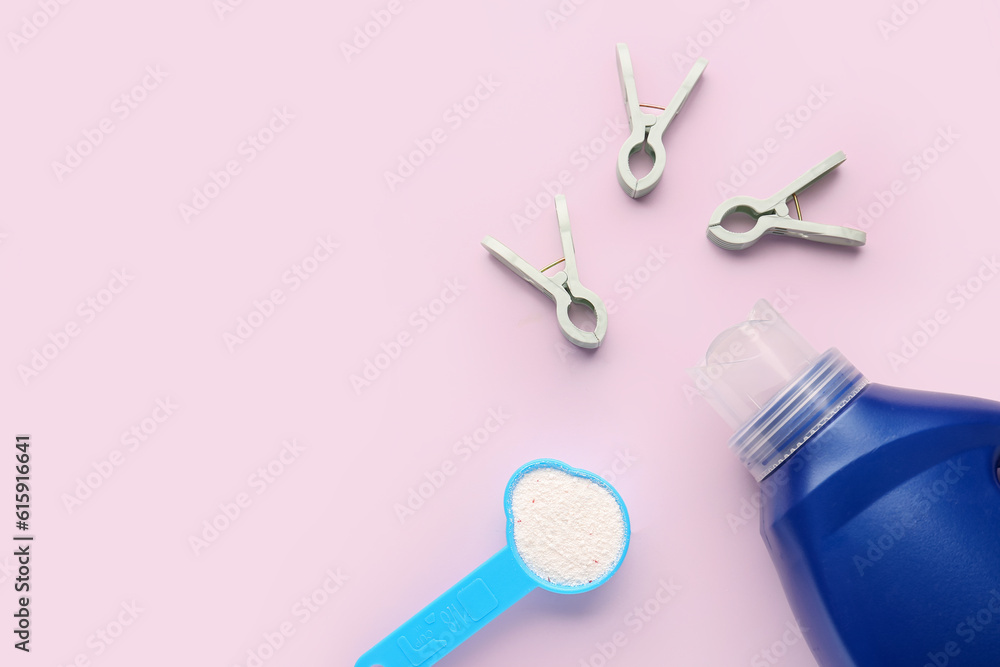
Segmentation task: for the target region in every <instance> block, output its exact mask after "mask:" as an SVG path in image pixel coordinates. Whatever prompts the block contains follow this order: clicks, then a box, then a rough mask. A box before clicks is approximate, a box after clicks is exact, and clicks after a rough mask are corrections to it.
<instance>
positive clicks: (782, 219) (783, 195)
mask: <svg viewBox="0 0 1000 667" xmlns="http://www.w3.org/2000/svg"><path fill="white" fill-rule="evenodd" d="M846 159H847V156H846V155H844V152H843V151H838V152H837V153H834V154H833V155H831V156H830V157H828V158H827V159H825V160H823V161H822V162H820V163H819V164H818V165H816V166H815V167H813V168H812V169H810V170H809V171H807V172H806V173H805V174H803V175H802V176H800V177H799V178H797V179H795V181H793V182H792V184H791V185H789V186H788V187H786V188H784V189H783V190H781V191H780V192H778V193H777V194H776V195H774V196H773V197H771V198H769V199H757V198H755V197H743V196H739V197H732V198H730V199H727V200H726V201H724V202H722V203H721V204H719V205H718V206H717V207H716V209H715V211H714V212H713V213H712V218H711V220H710V221H709V224H708V238H709V240H710V241H712V243H714V244H715V245H717V246H719V247H720V248H724V249H726V250H744V249H746V248H749V247H750V246H752V245H753V244H754V243H756V242H757V241H759V240H760V239H761V237H762V236H764V235H765V234H774V235H776V236H794V237H796V238H800V239H805V240H807V241H817V242H819V243H829V244H833V245H843V246H863V245H864V244H865V242H866V241H867V238H868V235H867V234H865V232H863V231H861V230H859V229H853V228H851V227H839V226H837V225H826V224H820V223H818V222H808V221H806V220H801V219H796V218H793V217H792V216H791V215H790V214H789V210H788V200H789V199H790V198H791V197H793V196H795V195H797V194H798V193H800V192H802V191H803V190H805V189H806V188H808V187H809V186H810V185H812V184H813V183H815V182H816V181H818V180H819V179H820V178H822V177H823V176H825V175H826V174H828V173H830V172H831V171H832V170H833V169H834V168H835V167H837V166H838V165H840V164H841V163H843V162H844V160H846ZM731 213H746V214H747V215H749V216H750V217H752V218H754V219H755V220H756V222H755V224H754V226H753V228H752V229H750V230H748V231H745V232H733V231H730V230H728V229H726V228H725V227H723V226H722V221H723V220H724V219H725V218H726V216H728V215H729V214H731Z"/></svg>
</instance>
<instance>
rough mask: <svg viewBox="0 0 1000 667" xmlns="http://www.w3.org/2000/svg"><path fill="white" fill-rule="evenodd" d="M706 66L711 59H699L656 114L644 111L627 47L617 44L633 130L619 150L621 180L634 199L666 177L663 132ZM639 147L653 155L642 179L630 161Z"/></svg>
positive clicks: (644, 193) (624, 188) (623, 188)
mask: <svg viewBox="0 0 1000 667" xmlns="http://www.w3.org/2000/svg"><path fill="white" fill-rule="evenodd" d="M706 67H708V60H706V59H705V58H699V59H698V60H697V62H695V64H694V66H693V67H692V68H691V71H690V72H688V75H687V77H686V78H685V79H684V83H682V84H681V87H680V89H679V90H678V91H677V93H675V94H674V99H672V100H670V104H668V105H667V106H666V107H664V108H663V111H662V113H660V114H659V115H658V116H657V115H655V114H651V113H646V112H644V111H643V110H642V108H641V107H644V106H650V105H646V104H639V97H638V95H637V94H636V92H635V75H634V74H633V73H632V59H631V58H630V57H629V54H628V47H627V46H625V45H624V44H619V45H618V77H619V79H620V80H621V84H622V95H624V96H625V111H626V113H628V126H629V129H630V130H631V134H629V136H628V138H627V139H626V140H625V144H624V145H623V146H622V149H621V150H620V151H619V152H618V182H619V183H620V184H621V186H622V190H624V191H625V194H627V195H628V196H629V197H632V198H633V199H638V198H639V197H645V196H646V195H647V194H649V193H650V192H652V190H653V188H655V187H656V184H657V183H659V182H660V177H661V176H663V160H664V155H663V132H664V131H665V130H666V129H667V126H668V125H670V121H672V120H673V119H674V116H676V115H677V113H678V112H679V111H680V110H681V107H682V106H684V102H685V100H687V98H688V95H690V94H691V90H692V89H693V88H694V85H695V84H696V83H698V79H699V78H700V77H701V74H702V72H704V71H705V68H706ZM654 108H659V107H654ZM640 148H642V149H643V150H645V151H646V154H647V155H649V156H650V157H651V158H653V168H652V169H651V170H650V171H649V173H648V174H646V175H645V176H643V177H642V178H637V177H636V176H635V175H634V174H633V173H632V169H631V168H630V167H629V164H628V160H629V158H630V157H631V156H632V155H633V154H634V153H636V152H638V151H639V149H640Z"/></svg>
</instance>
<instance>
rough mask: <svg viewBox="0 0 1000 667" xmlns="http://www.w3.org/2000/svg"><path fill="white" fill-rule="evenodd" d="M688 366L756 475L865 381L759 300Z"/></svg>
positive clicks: (837, 355)
mask: <svg viewBox="0 0 1000 667" xmlns="http://www.w3.org/2000/svg"><path fill="white" fill-rule="evenodd" d="M688 372H689V374H690V375H691V377H692V378H693V379H694V381H695V385H696V386H697V388H698V390H699V391H700V392H701V394H702V395H703V396H704V397H705V398H706V400H707V401H708V402H709V404H711V405H712V407H713V408H715V410H716V412H718V413H719V414H720V415H721V416H722V418H723V419H725V420H726V422H727V423H728V424H729V426H730V427H731V428H733V430H735V431H736V433H735V434H734V435H733V437H732V438H731V439H730V441H729V445H730V447H731V448H732V449H733V450H734V451H735V452H736V454H737V455H738V456H739V457H740V460H741V461H743V463H744V464H745V465H746V466H747V468H749V470H750V472H751V473H752V474H753V475H754V477H756V478H757V479H758V481H759V480H762V479H763V478H764V477H766V476H767V475H768V474H770V473H771V472H773V471H774V470H775V469H776V468H777V467H778V466H779V465H781V463H782V462H783V461H785V460H786V459H787V458H788V457H789V456H791V455H792V454H793V453H794V452H795V450H797V449H798V448H799V447H800V446H801V445H802V444H804V443H805V441H806V440H807V439H808V438H809V437H810V436H811V435H812V434H813V433H815V432H816V430H818V429H819V427H820V426H822V425H823V424H825V423H826V422H827V421H828V420H829V419H830V417H832V416H833V415H834V414H835V413H836V412H837V411H838V410H839V409H840V408H841V407H843V405H845V404H846V402H847V401H848V400H850V399H851V398H853V396H854V395H856V394H857V392H858V391H860V390H861V389H862V388H864V386H865V385H867V383H868V381H867V380H866V379H865V378H864V376H863V375H861V373H860V372H859V371H858V370H857V369H856V368H854V366H853V365H852V364H851V363H850V362H849V361H848V360H847V359H846V358H844V356H843V355H841V354H840V352H839V351H837V350H836V349H830V350H828V351H826V352H825V353H823V354H822V355H821V354H818V353H817V352H816V350H815V349H813V347H812V346H811V345H809V343H808V342H807V341H806V340H805V338H803V337H802V336H801V335H800V334H799V333H798V332H797V331H795V329H793V328H792V327H791V326H789V324H788V322H786V321H785V319H784V318H783V317H781V315H780V314H779V313H778V312H777V311H776V310H775V309H774V307H773V306H772V305H771V304H770V303H768V302H767V301H766V300H764V299H761V300H760V301H758V302H757V303H756V304H755V305H754V307H753V310H751V311H750V316H749V317H748V318H747V320H746V321H745V322H741V323H740V324H737V325H736V326H734V327H730V328H729V329H727V330H726V331H723V332H722V333H721V334H719V335H718V336H717V337H716V338H715V340H714V341H712V344H711V345H710V346H709V348H708V352H707V353H706V355H705V360H704V361H703V362H702V364H701V365H700V366H697V367H695V368H692V369H689V371H688Z"/></svg>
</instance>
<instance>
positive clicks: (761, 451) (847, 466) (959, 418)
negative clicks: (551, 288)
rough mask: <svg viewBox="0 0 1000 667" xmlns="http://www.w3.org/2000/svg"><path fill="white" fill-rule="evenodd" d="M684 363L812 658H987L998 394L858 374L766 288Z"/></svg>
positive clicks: (998, 474) (995, 537)
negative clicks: (753, 512)
mask: <svg viewBox="0 0 1000 667" xmlns="http://www.w3.org/2000/svg"><path fill="white" fill-rule="evenodd" d="M690 373H691V375H692V377H693V378H694V379H695V381H696V384H697V386H698V389H699V390H700V391H701V393H702V394H703V395H704V396H705V397H706V399H708V401H709V403H711V404H712V406H713V407H714V408H715V409H716V410H717V411H718V412H719V414H720V415H722V416H723V417H724V418H725V419H726V420H727V421H728V422H729V424H730V426H732V427H733V428H734V429H735V430H736V432H735V434H734V435H733V436H732V438H731V439H730V441H729V445H730V447H731V448H732V449H733V451H735V452H736V454H737V456H739V458H740V460H741V461H743V463H744V464H746V466H747V468H748V469H749V470H750V472H751V473H752V474H753V475H754V477H755V478H756V479H757V480H758V481H759V482H761V490H762V493H761V498H762V503H761V535H762V536H763V538H764V542H765V543H766V545H767V548H768V551H769V552H770V554H771V558H772V560H773V561H774V565H775V567H776V568H777V570H778V574H779V575H780V578H781V582H782V585H783V587H784V589H785V594H786V595H787V597H788V600H789V603H790V604H791V607H792V610H793V612H794V613H795V616H796V618H797V620H798V622H799V625H800V626H801V627H802V629H803V632H804V635H805V638H806V640H807V642H808V644H809V647H810V648H811V649H812V652H813V655H815V657H816V660H817V661H818V662H819V664H820V665H822V666H823V667H896V666H899V667H945V666H946V665H947V666H949V667H1000V469H998V466H1000V403H997V402H994V401H988V400H983V399H977V398H968V397H963V396H953V395H947V394H937V393H930V392H923V391H913V390H909V389H898V388H895V387H888V386H885V385H879V384H873V383H869V381H868V380H867V379H866V378H865V376H864V375H862V374H861V372H860V371H858V369H856V368H855V367H854V366H853V365H852V364H851V363H850V362H849V361H848V360H847V359H846V358H845V357H844V356H843V355H842V354H841V353H840V352H839V351H837V350H836V349H830V350H828V351H827V352H825V353H823V354H817V353H816V351H815V350H814V349H813V348H812V347H811V346H810V345H809V344H808V343H807V342H806V341H805V340H804V339H803V338H802V336H800V335H799V334H798V333H796V332H795V331H794V330H793V329H792V328H791V327H790V326H788V324H787V323H786V322H785V320H784V319H783V318H782V317H781V316H780V315H779V314H778V313H777V312H775V310H774V309H773V308H772V307H771V305H770V304H769V303H767V302H766V301H760V302H758V303H757V305H756V306H755V307H754V309H753V311H752V312H751V314H750V318H749V319H748V321H746V322H743V323H741V324H739V325H737V326H735V327H732V328H730V329H729V330H727V331H725V332H723V333H722V334H720V335H719V336H718V337H717V338H716V339H715V341H714V342H713V343H712V345H711V347H710V348H709V350H708V353H707V355H706V358H705V363H704V365H702V366H700V367H698V368H695V369H692V370H691V371H690Z"/></svg>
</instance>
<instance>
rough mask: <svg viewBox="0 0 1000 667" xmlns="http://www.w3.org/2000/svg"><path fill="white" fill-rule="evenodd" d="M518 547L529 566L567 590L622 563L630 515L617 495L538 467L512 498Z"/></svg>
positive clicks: (515, 487) (518, 487)
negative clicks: (626, 528)
mask: <svg viewBox="0 0 1000 667" xmlns="http://www.w3.org/2000/svg"><path fill="white" fill-rule="evenodd" d="M511 515H512V516H513V520H514V544H515V548H516V549H517V553H518V554H519V555H520V556H521V559H522V560H523V561H524V563H525V565H527V566H528V568H529V569H530V570H531V571H532V572H534V573H535V574H536V575H538V576H539V577H540V578H542V579H545V580H547V581H551V582H552V583H553V584H558V585H562V586H586V585H587V584H590V583H592V582H595V581H599V580H600V579H602V578H604V577H605V576H606V575H607V574H608V572H610V571H611V570H613V569H614V568H615V566H616V565H617V564H618V561H619V560H621V557H622V551H623V550H624V548H625V517H624V515H623V514H622V508H621V506H619V504H618V501H617V500H616V499H615V497H614V496H613V495H611V493H610V492H609V491H608V490H607V489H606V488H604V487H603V486H601V485H600V484H598V483H596V482H594V481H593V480H590V479H587V478H585V477H579V476H577V475H571V474H570V473H568V472H565V471H563V470H559V469H558V468H537V469H535V470H532V471H531V472H529V473H526V474H525V475H523V476H522V477H521V479H520V480H518V482H517V485H515V486H514V490H513V492H512V494H511Z"/></svg>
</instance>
